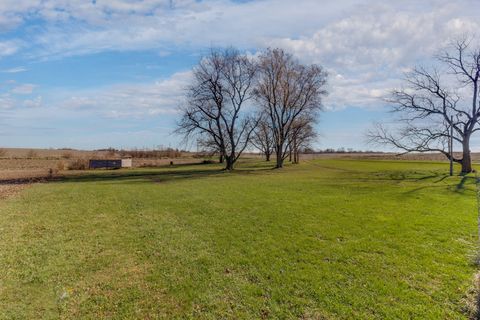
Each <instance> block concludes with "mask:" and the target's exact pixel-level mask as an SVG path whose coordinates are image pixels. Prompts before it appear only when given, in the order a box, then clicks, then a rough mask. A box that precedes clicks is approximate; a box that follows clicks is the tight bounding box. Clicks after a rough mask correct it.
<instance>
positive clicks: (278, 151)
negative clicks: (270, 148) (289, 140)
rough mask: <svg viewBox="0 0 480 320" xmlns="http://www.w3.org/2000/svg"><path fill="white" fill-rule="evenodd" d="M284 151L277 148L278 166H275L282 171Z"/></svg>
mask: <svg viewBox="0 0 480 320" xmlns="http://www.w3.org/2000/svg"><path fill="white" fill-rule="evenodd" d="M281 150H282V149H281V148H277V154H276V156H277V165H276V166H275V167H276V168H278V169H280V168H283V157H282V151H281Z"/></svg>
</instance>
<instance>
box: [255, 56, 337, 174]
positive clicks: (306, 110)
mask: <svg viewBox="0 0 480 320" xmlns="http://www.w3.org/2000/svg"><path fill="white" fill-rule="evenodd" d="M258 68H259V70H258V72H259V75H258V82H257V86H256V89H255V96H256V100H257V102H258V103H259V105H260V107H261V109H262V111H263V112H264V113H265V114H266V115H267V118H268V120H269V122H270V127H271V128H272V134H273V140H274V146H273V148H274V150H275V154H276V167H277V168H282V167H283V162H284V160H285V158H286V157H287V156H288V150H289V148H290V141H291V140H290V139H289V137H290V135H291V132H292V130H293V128H294V124H295V122H296V120H297V119H299V118H302V117H305V118H312V119H314V118H316V116H317V113H318V112H319V111H320V110H321V109H322V97H323V96H324V95H326V90H325V85H326V80H327V73H326V72H325V71H324V70H323V68H322V67H320V66H318V65H303V64H301V63H299V62H298V61H297V60H295V59H294V58H293V56H292V55H291V54H288V53H286V52H285V51H283V50H282V49H269V50H266V51H265V52H264V53H262V54H261V55H260V58H259V63H258Z"/></svg>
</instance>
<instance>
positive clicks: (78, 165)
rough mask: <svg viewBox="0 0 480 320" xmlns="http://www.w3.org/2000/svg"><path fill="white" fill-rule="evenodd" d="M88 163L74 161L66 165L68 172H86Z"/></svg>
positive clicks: (82, 160)
mask: <svg viewBox="0 0 480 320" xmlns="http://www.w3.org/2000/svg"><path fill="white" fill-rule="evenodd" d="M87 168H88V161H87V160H85V159H76V160H74V161H72V162H70V163H69V164H68V170H86V169H87Z"/></svg>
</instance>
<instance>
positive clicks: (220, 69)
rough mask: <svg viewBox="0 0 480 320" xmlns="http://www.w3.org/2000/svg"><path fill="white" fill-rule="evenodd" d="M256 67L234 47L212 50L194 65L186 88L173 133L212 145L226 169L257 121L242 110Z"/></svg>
mask: <svg viewBox="0 0 480 320" xmlns="http://www.w3.org/2000/svg"><path fill="white" fill-rule="evenodd" d="M255 70H256V68H255V64H254V63H252V61H251V60H250V59H249V58H248V57H247V56H246V55H243V54H240V53H239V51H237V50H236V49H233V48H229V49H226V50H212V51H211V52H210V54H209V55H208V56H206V57H204V58H202V59H201V61H200V63H199V64H198V66H196V67H195V68H194V70H193V83H192V85H191V86H190V87H189V88H188V90H187V92H188V93H187V104H186V105H185V106H184V107H183V110H182V113H183V114H182V118H181V120H180V122H179V123H178V127H177V130H176V132H177V133H180V134H183V135H184V136H185V137H186V138H187V139H188V138H189V137H191V136H196V137H198V136H200V137H201V140H202V141H203V142H208V143H210V144H212V147H211V149H214V150H218V152H219V153H220V155H223V157H224V158H225V169H226V170H233V168H234V164H235V163H236V161H237V160H238V158H239V157H240V155H241V154H242V152H243V151H244V150H245V148H246V147H247V145H248V144H249V140H250V137H251V135H252V132H253V130H254V128H255V127H256V125H257V122H258V119H257V118H256V117H254V116H253V115H252V114H249V113H248V112H246V111H245V110H244V109H245V104H246V103H247V101H248V100H250V99H251V98H252V88H253V85H254V80H255V72H256V71H255Z"/></svg>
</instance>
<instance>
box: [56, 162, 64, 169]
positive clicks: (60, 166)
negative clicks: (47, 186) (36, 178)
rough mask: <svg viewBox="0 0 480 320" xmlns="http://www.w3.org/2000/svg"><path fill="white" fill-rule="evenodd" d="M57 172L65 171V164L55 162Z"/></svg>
mask: <svg viewBox="0 0 480 320" xmlns="http://www.w3.org/2000/svg"><path fill="white" fill-rule="evenodd" d="M57 170H58V171H63V170H65V162H63V161H59V162H57Z"/></svg>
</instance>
